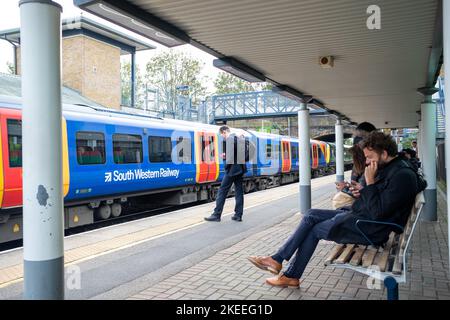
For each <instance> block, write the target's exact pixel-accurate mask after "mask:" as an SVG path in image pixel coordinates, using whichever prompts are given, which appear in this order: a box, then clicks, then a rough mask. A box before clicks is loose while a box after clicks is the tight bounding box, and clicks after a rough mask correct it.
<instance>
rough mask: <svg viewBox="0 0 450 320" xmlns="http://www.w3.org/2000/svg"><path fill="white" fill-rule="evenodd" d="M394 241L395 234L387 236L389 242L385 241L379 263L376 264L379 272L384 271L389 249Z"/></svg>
mask: <svg viewBox="0 0 450 320" xmlns="http://www.w3.org/2000/svg"><path fill="white" fill-rule="evenodd" d="M394 241H395V232H391V234H390V235H389V240H388V241H387V243H386V245H385V247H384V249H383V252H382V254H381V258H380V261H379V262H378V267H379V268H380V271H381V272H384V271H386V265H387V263H388V259H389V254H390V252H391V248H392V246H393V245H394Z"/></svg>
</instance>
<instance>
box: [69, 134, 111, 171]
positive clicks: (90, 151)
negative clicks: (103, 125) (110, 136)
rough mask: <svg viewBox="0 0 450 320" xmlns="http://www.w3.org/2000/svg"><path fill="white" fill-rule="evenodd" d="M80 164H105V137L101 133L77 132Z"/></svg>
mask: <svg viewBox="0 0 450 320" xmlns="http://www.w3.org/2000/svg"><path fill="white" fill-rule="evenodd" d="M76 138H77V161H78V164H81V165H85V164H103V163H105V162H106V157H105V136H104V135H103V133H101V132H82V131H79V132H77V135H76Z"/></svg>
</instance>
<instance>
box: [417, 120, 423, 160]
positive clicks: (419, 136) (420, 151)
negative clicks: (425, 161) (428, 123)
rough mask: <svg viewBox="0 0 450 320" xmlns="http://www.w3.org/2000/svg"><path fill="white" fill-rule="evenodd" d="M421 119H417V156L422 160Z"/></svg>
mask: <svg viewBox="0 0 450 320" xmlns="http://www.w3.org/2000/svg"><path fill="white" fill-rule="evenodd" d="M422 130H423V128H422V120H419V132H418V133H417V140H416V141H417V157H418V158H419V159H420V161H422Z"/></svg>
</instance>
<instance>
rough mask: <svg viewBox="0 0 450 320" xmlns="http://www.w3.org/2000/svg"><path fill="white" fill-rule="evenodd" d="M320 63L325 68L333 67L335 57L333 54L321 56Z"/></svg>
mask: <svg viewBox="0 0 450 320" xmlns="http://www.w3.org/2000/svg"><path fill="white" fill-rule="evenodd" d="M319 65H320V66H321V67H322V68H325V69H328V68H333V66H334V57H333V56H323V57H319Z"/></svg>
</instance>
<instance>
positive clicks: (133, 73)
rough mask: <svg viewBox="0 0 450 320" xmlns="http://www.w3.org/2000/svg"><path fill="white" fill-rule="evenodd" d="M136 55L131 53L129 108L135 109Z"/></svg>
mask: <svg viewBox="0 0 450 320" xmlns="http://www.w3.org/2000/svg"><path fill="white" fill-rule="evenodd" d="M135 78H136V54H135V53H134V52H133V53H131V107H132V108H135V107H136V106H135V105H134V104H135V102H134V100H135V97H136V79H135Z"/></svg>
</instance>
